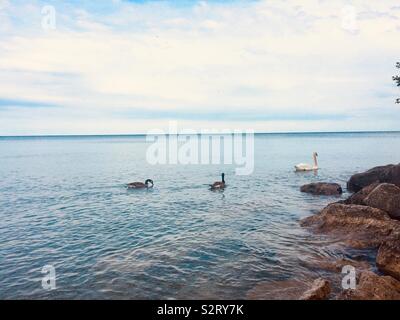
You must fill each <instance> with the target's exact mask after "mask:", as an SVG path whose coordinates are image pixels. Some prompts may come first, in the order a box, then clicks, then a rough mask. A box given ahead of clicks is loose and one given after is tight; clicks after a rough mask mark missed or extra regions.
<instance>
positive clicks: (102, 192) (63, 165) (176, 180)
mask: <svg viewBox="0 0 400 320" xmlns="http://www.w3.org/2000/svg"><path fill="white" fill-rule="evenodd" d="M147 147H148V144H147V143H146V142H145V139H144V137H140V136H136V137H135V136H125V137H124V136H115V137H107V136H104V137H47V138H46V137H44V138H33V137H31V138H29V137H28V138H0V298H2V299H4V298H7V299H10V298H35V299H46V298H54V299H61V298H67V299H79V298H81V299H90V298H96V299H103V298H106V299H119V298H128V299H156V298H165V299H175V298H184V299H197V298H210V299H214V298H215V299H218V298H221V299H222V298H226V299H229V298H230V299H241V298H242V299H243V298H246V297H249V296H248V293H249V292H250V291H251V290H252V289H253V288H255V287H257V285H259V284H260V283H267V284H268V283H273V282H278V281H282V282H284V281H292V280H295V281H309V279H310V278H315V277H317V276H318V272H320V271H317V270H313V269H311V268H309V267H307V264H305V263H304V261H305V260H307V259H308V258H309V257H312V256H321V257H324V256H326V257H335V256H341V255H343V254H346V253H345V252H342V251H340V250H339V249H337V248H336V247H335V246H334V245H333V246H332V245H329V244H330V243H329V239H325V238H324V237H322V236H316V235H312V234H310V233H308V231H307V230H303V229H302V228H300V227H299V224H298V221H299V219H301V218H303V217H306V216H308V215H310V214H312V213H315V212H316V211H318V210H320V209H321V208H322V207H323V206H324V205H326V204H327V203H329V202H332V201H335V200H337V198H332V197H315V196H311V195H308V194H302V193H300V192H299V187H300V186H301V185H302V184H305V183H309V182H313V181H332V182H339V183H341V184H342V186H343V187H344V186H345V182H346V181H347V179H348V178H349V177H350V175H351V174H353V173H355V172H359V171H363V170H366V169H369V168H371V167H373V166H376V165H383V164H388V163H398V162H400V134H399V133H347V134H345V133H335V134H266V135H257V136H256V141H255V170H254V174H253V175H251V176H235V175H234V166H229V165H227V166H225V165H221V166H219V165H202V166H194V165H189V166H177V165H166V166H151V165H149V164H148V163H147V162H146V159H145V152H146V148H147ZM313 151H318V153H319V162H320V167H321V170H320V171H319V173H318V174H317V175H315V174H314V173H312V172H311V173H295V172H293V165H294V164H297V163H299V162H312V159H311V154H312V152H313ZM222 171H224V172H225V173H226V180H227V183H228V185H229V186H228V188H227V189H226V190H225V191H224V192H211V191H209V190H208V188H207V186H206V185H207V184H208V183H211V182H213V181H216V180H219V179H220V173H221V172H222ZM147 178H152V179H153V180H154V182H155V188H154V189H153V190H149V191H147V190H141V191H128V190H126V189H125V187H124V184H125V183H128V182H132V181H144V180H145V179H147ZM344 196H346V195H344ZM49 264H50V265H53V266H54V267H55V268H56V276H57V282H56V285H57V289H56V290H53V291H46V290H43V289H42V286H41V279H42V276H43V275H42V273H41V270H42V267H43V266H44V265H49Z"/></svg>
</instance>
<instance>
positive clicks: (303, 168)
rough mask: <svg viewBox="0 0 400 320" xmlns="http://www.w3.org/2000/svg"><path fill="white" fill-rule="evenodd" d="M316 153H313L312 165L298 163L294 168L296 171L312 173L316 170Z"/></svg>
mask: <svg viewBox="0 0 400 320" xmlns="http://www.w3.org/2000/svg"><path fill="white" fill-rule="evenodd" d="M317 157H318V153H316V152H314V153H313V159H314V165H311V164H307V163H299V164H298V165H297V166H294V167H295V168H296V171H313V170H318V169H319V168H318V161H317Z"/></svg>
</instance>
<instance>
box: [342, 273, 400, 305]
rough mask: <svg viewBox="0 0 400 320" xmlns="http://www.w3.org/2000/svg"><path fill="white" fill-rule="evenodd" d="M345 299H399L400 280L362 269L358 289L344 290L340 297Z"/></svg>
mask: <svg viewBox="0 0 400 320" xmlns="http://www.w3.org/2000/svg"><path fill="white" fill-rule="evenodd" d="M338 298H339V299H344V300H399V299H400V282H399V281H397V280H396V279H394V278H392V277H390V276H378V275H377V274H375V273H373V272H371V271H362V272H361V274H360V276H359V280H358V284H357V286H356V289H354V290H352V289H349V290H346V291H343V292H342V294H341V295H339V297H338Z"/></svg>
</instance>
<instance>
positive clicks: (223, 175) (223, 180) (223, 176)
mask: <svg viewBox="0 0 400 320" xmlns="http://www.w3.org/2000/svg"><path fill="white" fill-rule="evenodd" d="M222 182H223V183H225V173H223V174H222Z"/></svg>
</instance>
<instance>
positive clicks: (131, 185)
mask: <svg viewBox="0 0 400 320" xmlns="http://www.w3.org/2000/svg"><path fill="white" fill-rule="evenodd" d="M149 184H151V185H150V186H149ZM153 186H154V183H153V180H151V179H147V180H146V181H145V182H144V183H143V182H132V183H128V185H127V187H128V189H145V188H147V189H149V188H153Z"/></svg>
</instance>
